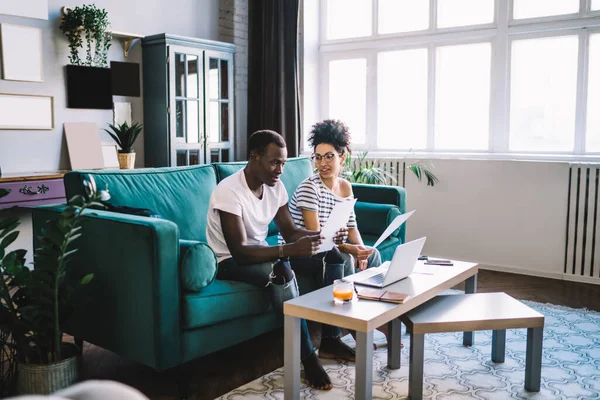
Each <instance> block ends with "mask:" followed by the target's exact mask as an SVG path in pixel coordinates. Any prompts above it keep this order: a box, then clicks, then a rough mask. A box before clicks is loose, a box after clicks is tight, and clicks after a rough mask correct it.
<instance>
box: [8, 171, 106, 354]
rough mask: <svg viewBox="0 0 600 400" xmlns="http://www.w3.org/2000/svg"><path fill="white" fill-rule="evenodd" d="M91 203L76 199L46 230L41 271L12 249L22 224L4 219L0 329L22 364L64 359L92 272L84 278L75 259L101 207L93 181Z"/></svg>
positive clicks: (38, 260)
mask: <svg viewBox="0 0 600 400" xmlns="http://www.w3.org/2000/svg"><path fill="white" fill-rule="evenodd" d="M86 191H87V194H88V199H86V198H84V197H83V196H79V195H78V196H75V197H73V198H72V199H71V200H69V202H68V204H67V207H66V208H65V209H64V211H63V212H62V213H61V214H60V216H59V218H58V219H57V220H55V221H50V222H49V223H48V224H46V226H45V227H44V228H43V229H42V231H41V235H40V237H39V239H40V243H41V245H40V247H39V248H37V249H36V250H35V254H34V264H35V268H34V269H32V270H30V269H29V268H27V267H26V266H25V254H26V250H13V251H11V252H8V253H6V249H7V247H8V246H9V245H11V244H12V243H13V242H14V241H15V240H16V239H17V237H18V235H19V232H18V231H17V227H18V226H19V220H18V219H16V218H6V219H4V220H0V275H1V276H2V279H0V298H1V301H0V330H1V331H2V332H3V333H4V334H6V335H10V336H11V339H12V344H11V345H13V346H14V347H15V348H16V355H17V357H18V359H19V361H20V362H22V363H26V364H49V363H53V362H57V361H60V360H62V359H63V358H64V357H63V356H64V355H65V354H63V350H64V348H65V343H64V342H63V330H62V327H63V326H64V323H65V321H67V320H68V319H69V317H70V316H71V315H73V313H75V312H77V306H78V305H81V304H85V303H82V298H81V294H82V293H81V288H82V287H83V286H84V285H86V284H88V283H89V282H90V281H91V280H92V278H93V275H92V274H88V275H86V276H83V277H82V276H80V274H78V273H77V271H74V270H73V269H72V268H70V265H69V260H70V258H71V256H72V255H73V254H74V253H75V252H76V251H77V249H76V248H74V244H75V241H76V240H77V238H79V237H80V236H81V235H82V231H81V229H82V228H81V219H82V215H83V213H84V211H85V210H86V209H88V208H91V207H94V208H104V206H103V205H102V204H101V203H99V200H100V195H99V194H97V192H96V187H95V183H94V182H93V180H92V181H91V182H89V184H88V185H87V187H86Z"/></svg>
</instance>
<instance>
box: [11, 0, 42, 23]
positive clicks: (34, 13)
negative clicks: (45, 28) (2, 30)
mask: <svg viewBox="0 0 600 400" xmlns="http://www.w3.org/2000/svg"><path fill="white" fill-rule="evenodd" d="M0 14H6V15H16V16H18V17H26V18H36V19H48V0H27V1H19V0H2V1H0Z"/></svg>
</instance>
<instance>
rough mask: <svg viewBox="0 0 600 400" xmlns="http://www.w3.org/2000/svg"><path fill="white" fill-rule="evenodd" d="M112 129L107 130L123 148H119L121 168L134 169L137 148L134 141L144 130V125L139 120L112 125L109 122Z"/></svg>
mask: <svg viewBox="0 0 600 400" xmlns="http://www.w3.org/2000/svg"><path fill="white" fill-rule="evenodd" d="M108 126H109V127H110V129H111V130H112V132H111V131H109V130H108V129H105V131H106V132H107V133H108V134H109V135H110V136H111V137H112V138H113V139H114V140H115V142H117V145H119V147H120V148H121V149H120V150H119V167H120V168H121V169H132V168H133V166H134V165H135V150H134V149H133V143H135V140H136V139H137V137H138V135H139V134H140V132H141V131H142V125H141V124H139V123H138V122H134V123H132V124H131V125H129V124H128V123H127V121H125V122H123V123H122V124H120V125H119V124H117V125H116V126H115V125H112V124H108Z"/></svg>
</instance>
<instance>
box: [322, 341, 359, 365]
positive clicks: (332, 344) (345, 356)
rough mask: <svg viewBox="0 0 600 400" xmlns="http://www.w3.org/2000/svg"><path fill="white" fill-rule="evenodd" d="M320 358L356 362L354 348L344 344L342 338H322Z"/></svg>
mask: <svg viewBox="0 0 600 400" xmlns="http://www.w3.org/2000/svg"><path fill="white" fill-rule="evenodd" d="M319 358H326V359H336V360H337V359H341V360H345V361H350V362H355V361H356V352H355V351H354V349H353V348H351V347H350V346H348V345H347V344H346V343H344V342H342V340H341V339H340V338H334V339H332V338H321V345H320V346H319Z"/></svg>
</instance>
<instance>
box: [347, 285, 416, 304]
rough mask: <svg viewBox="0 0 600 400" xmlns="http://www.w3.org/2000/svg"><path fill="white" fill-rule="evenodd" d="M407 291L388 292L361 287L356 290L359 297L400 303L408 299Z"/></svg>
mask: <svg viewBox="0 0 600 400" xmlns="http://www.w3.org/2000/svg"><path fill="white" fill-rule="evenodd" d="M408 297H409V294H408V293H400V292H390V291H387V290H384V289H368V288H365V289H362V290H360V291H359V292H358V298H359V299H365V300H378V301H386V302H389V303H398V304H402V303H404V301H405V300H406V299H408Z"/></svg>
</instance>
